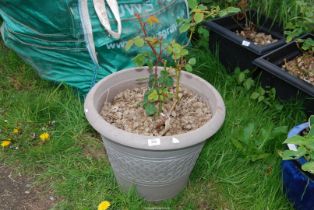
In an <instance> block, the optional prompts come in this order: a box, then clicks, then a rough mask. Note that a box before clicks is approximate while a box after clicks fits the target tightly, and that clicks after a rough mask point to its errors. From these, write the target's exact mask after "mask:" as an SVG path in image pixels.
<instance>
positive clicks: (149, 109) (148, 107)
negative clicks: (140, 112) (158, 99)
mask: <svg viewBox="0 0 314 210" xmlns="http://www.w3.org/2000/svg"><path fill="white" fill-rule="evenodd" d="M144 109H145V113H146V115H148V116H152V115H154V114H156V113H157V108H156V106H155V104H153V103H147V104H145V105H144Z"/></svg>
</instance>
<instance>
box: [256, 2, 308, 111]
mask: <svg viewBox="0 0 314 210" xmlns="http://www.w3.org/2000/svg"><path fill="white" fill-rule="evenodd" d="M297 3H298V7H300V9H299V10H300V17H295V18H293V19H292V22H288V23H287V24H286V26H285V34H286V40H287V42H290V43H288V44H286V45H284V46H282V47H280V48H279V49H277V50H274V51H273V52H271V53H269V54H267V55H264V56H262V57H260V58H257V59H256V60H255V61H254V62H253V63H254V65H256V66H257V67H258V68H259V69H260V70H261V71H262V76H261V82H262V84H263V85H264V86H272V87H274V88H275V89H276V92H277V95H278V96H279V98H281V99H283V100H286V99H290V98H294V97H295V96H297V95H301V96H302V97H303V98H304V99H305V103H304V105H305V106H304V107H305V110H306V111H307V112H308V114H313V113H314V36H313V34H309V33H310V32H313V29H314V13H313V11H314V6H313V5H311V4H310V3H306V2H305V1H297ZM301 34H305V35H303V36H301V37H299V35H301Z"/></svg>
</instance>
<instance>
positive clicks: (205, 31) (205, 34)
mask: <svg viewBox="0 0 314 210" xmlns="http://www.w3.org/2000/svg"><path fill="white" fill-rule="evenodd" d="M197 32H198V33H199V34H201V35H203V37H205V38H207V37H208V36H209V32H208V30H207V29H205V28H203V27H199V28H198V29H197Z"/></svg>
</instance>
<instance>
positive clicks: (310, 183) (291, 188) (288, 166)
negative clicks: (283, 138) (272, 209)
mask: <svg viewBox="0 0 314 210" xmlns="http://www.w3.org/2000/svg"><path fill="white" fill-rule="evenodd" d="M308 127H309V124H308V123H303V124H300V125H298V126H295V127H294V128H293V129H291V130H290V132H289V134H288V138H290V137H292V136H295V135H299V134H300V133H301V132H302V131H303V130H305V129H306V128H308ZM288 147H289V149H290V150H296V149H297V147H296V146H295V145H291V144H290V145H288ZM305 162H306V160H305V158H303V157H302V158H300V159H297V160H283V161H282V164H281V166H282V167H281V169H282V180H283V190H284V192H285V194H286V196H287V198H288V199H289V201H290V202H291V203H292V204H293V206H294V208H295V209H296V210H314V175H313V174H310V173H308V172H304V171H303V170H302V169H301V166H302V165H303V164H304V163H305Z"/></svg>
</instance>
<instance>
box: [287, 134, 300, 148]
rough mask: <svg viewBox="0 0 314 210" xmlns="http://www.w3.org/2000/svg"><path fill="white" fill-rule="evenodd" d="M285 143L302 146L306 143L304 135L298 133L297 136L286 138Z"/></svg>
mask: <svg viewBox="0 0 314 210" xmlns="http://www.w3.org/2000/svg"><path fill="white" fill-rule="evenodd" d="M283 143H284V144H295V145H298V146H301V145H304V144H305V139H304V137H302V136H299V135H296V136H292V137H291V138H288V139H286V140H285V141H284V142H283Z"/></svg>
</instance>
